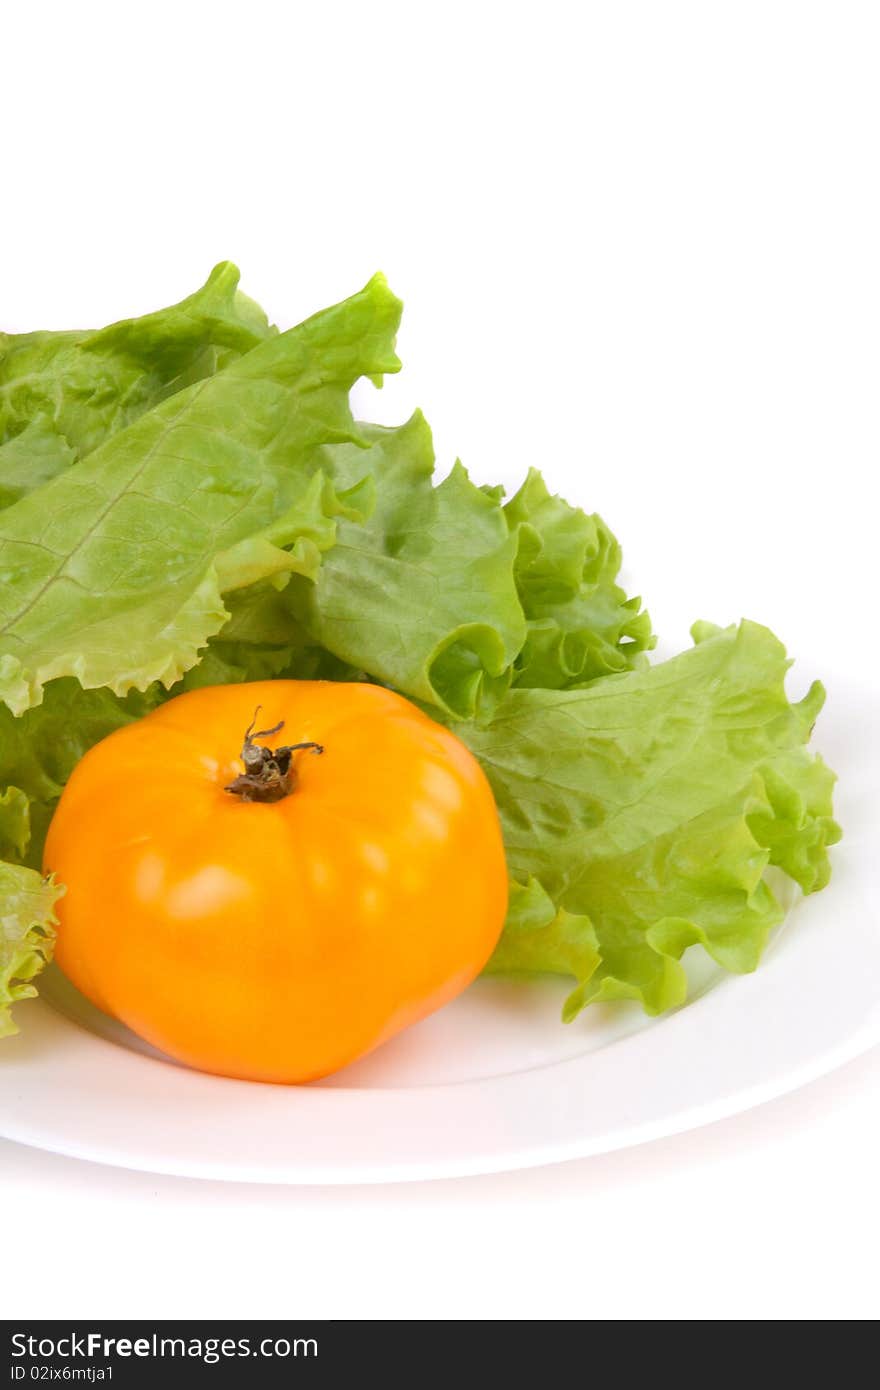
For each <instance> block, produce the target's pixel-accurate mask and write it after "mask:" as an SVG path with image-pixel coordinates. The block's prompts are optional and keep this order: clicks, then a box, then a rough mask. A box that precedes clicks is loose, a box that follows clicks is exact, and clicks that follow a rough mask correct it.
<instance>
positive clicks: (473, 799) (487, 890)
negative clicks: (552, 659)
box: [44, 681, 507, 1083]
mask: <svg viewBox="0 0 880 1390" xmlns="http://www.w3.org/2000/svg"><path fill="white" fill-rule="evenodd" d="M258 705H259V706H261V712H260V716H259V726H260V727H264V728H268V727H271V726H272V725H273V724H276V723H277V722H278V721H279V720H282V719H283V720H284V728H283V730H282V731H281V732H280V733H279V734H277V735H276V736H275V737H273V738H271V739H266V740H264V742H265V743H267V744H270V745H272V746H277V745H278V744H281V743H283V744H292V743H299V742H303V741H306V740H312V741H314V742H316V743H319V744H321V745H323V747H324V752H323V753H322V754H321V755H320V756H316V755H315V754H313V753H311V752H303V753H298V754H295V755H294V757H295V767H296V774H297V785H296V787H295V789H294V790H293V791H292V793H291V794H290V795H289V796H287V797H285V798H284V799H283V800H281V801H277V802H274V803H260V802H244V801H241V800H240V799H239V798H238V797H236V796H233V795H232V794H230V793H229V792H227V791H225V790H224V787H225V786H226V785H227V784H228V783H230V782H231V781H232V780H233V778H234V777H235V776H236V775H237V774H239V773H240V772H241V771H242V764H241V762H240V758H239V753H240V750H241V744H242V738H243V734H244V730H245V729H246V728H247V726H248V724H249V723H250V721H251V718H252V716H253V713H254V710H255V708H256V707H257V706H258ZM44 867H45V868H46V870H47V871H48V870H51V871H53V872H54V873H55V874H56V875H57V877H58V879H59V880H60V881H61V882H62V883H64V884H66V887H67V892H66V894H65V896H64V897H63V898H62V899H61V902H60V904H59V907H58V916H59V927H58V942H57V949H56V959H57V961H58V963H59V964H60V966H61V969H62V970H63V971H64V972H65V974H66V975H67V976H68V977H69V978H70V979H71V980H72V981H73V983H74V984H75V985H76V986H77V987H78V988H79V989H80V990H81V991H82V992H83V993H84V994H86V995H87V996H88V997H89V998H90V999H91V1000H92V1001H93V1002H94V1003H95V1004H97V1005H98V1007H99V1008H101V1009H103V1010H104V1011H105V1012H106V1013H109V1014H112V1015H114V1016H115V1017H116V1018H118V1019H120V1020H121V1021H122V1022H123V1023H125V1024H127V1025H128V1026H129V1027H130V1028H131V1029H132V1030H133V1031H134V1032H135V1033H137V1034H139V1035H140V1036H141V1037H142V1038H145V1039H146V1040H147V1041H148V1042H150V1043H152V1044H153V1045H154V1046H155V1047H157V1048H159V1049H160V1050H161V1051H163V1052H165V1053H167V1054H168V1055H170V1056H171V1057H174V1058H176V1059H177V1060H179V1061H181V1062H184V1063H187V1064H188V1065H190V1066H193V1067H197V1068H199V1069H201V1070H204V1071H209V1072H215V1073H217V1074H220V1075H223V1076H232V1077H241V1078H246V1079H249V1080H257V1081H269V1082H286V1083H290V1082H304V1081H310V1080H314V1079H316V1078H319V1077H321V1076H326V1075H328V1074H329V1073H330V1072H333V1071H336V1070H337V1069H338V1068H340V1067H343V1066H345V1065H346V1064H347V1063H349V1062H352V1061H354V1060H355V1059H356V1058H358V1057H361V1056H363V1055H364V1054H365V1053H366V1052H369V1051H370V1050H371V1049H372V1048H374V1047H377V1046H378V1045H379V1044H380V1043H382V1042H384V1041H385V1040H386V1039H388V1038H390V1037H391V1036H393V1034H395V1033H397V1032H399V1031H400V1030H401V1029H402V1028H406V1027H407V1026H408V1025H409V1024H411V1023H415V1022H416V1021H417V1020H418V1019H420V1018H423V1017H424V1016H425V1015H426V1014H429V1013H431V1012H433V1010H435V1009H437V1008H440V1007H441V1005H443V1004H445V1003H447V1002H448V1001H449V1000H451V999H452V998H454V997H455V995H457V994H459V993H460V992H461V990H463V989H464V988H465V987H466V986H467V985H468V984H469V983H470V982H471V981H472V980H473V979H474V977H475V976H476V975H477V974H478V973H479V972H480V970H481V969H482V967H483V966H484V965H485V963H486V961H487V960H488V958H489V956H490V955H491V953H492V950H493V948H494V946H495V944H496V942H497V940H498V937H499V935H500V933H501V928H502V925H503V922H504V917H505V913H506V910H507V872H506V867H505V860H504V849H503V845H502V841H501V830H500V825H499V821H498V814H497V810H496V807H495V803H494V799H493V797H492V792H491V790H490V788H489V784H488V782H487V781H486V778H485V776H484V774H483V772H482V769H481V768H480V766H479V764H478V763H477V761H476V759H475V758H474V757H473V755H472V754H471V753H470V752H469V751H468V749H467V748H465V746H464V745H463V744H462V743H461V742H460V740H459V739H457V738H456V737H455V735H453V734H451V733H450V732H449V731H448V730H446V729H444V728H442V727H441V726H440V725H438V724H435V723H434V721H433V720H431V719H429V718H428V717H427V716H426V715H424V714H422V713H421V711H420V710H418V709H416V707H415V706H414V705H412V704H410V703H409V701H407V700H405V699H403V698H402V697H401V696H399V695H395V694H393V693H392V692H391V691H388V690H384V689H382V688H380V687H378V686H370V685H365V684H345V683H341V682H332V681H265V682H262V681H261V682H254V683H251V684H248V685H237V686H236V685H232V686H214V687H209V688H206V689H202V690H196V691H192V692H191V693H188V694H185V695H181V696H179V697H178V698H176V699H174V700H170V701H169V702H168V703H167V704H165V705H162V706H160V707H159V708H158V709H157V710H155V711H154V712H153V713H152V714H150V715H148V716H147V717H146V718H145V719H142V720H140V721H139V722H138V723H136V724H132V725H129V726H128V727H126V728H124V729H120V730H118V731H117V732H116V733H114V734H111V735H110V736H109V737H108V738H106V739H104V740H103V741H102V742H101V743H99V744H96V746H95V747H94V748H92V749H91V751H90V752H89V753H87V754H86V756H85V757H84V758H83V759H82V761H81V762H80V764H79V765H78V767H77V768H76V769H75V771H74V773H73V776H72V777H71V779H70V781H69V782H68V785H67V787H66V788H65V790H64V793H63V795H62V797H61V800H60V802H59V805H58V808H57V810H56V813H55V816H54V818H53V820H52V824H51V826H50V829H49V834H48V837H47V840H46V848H45V853H44Z"/></svg>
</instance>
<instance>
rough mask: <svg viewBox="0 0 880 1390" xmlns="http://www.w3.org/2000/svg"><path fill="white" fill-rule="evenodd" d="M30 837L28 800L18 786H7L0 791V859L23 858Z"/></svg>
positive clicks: (16, 859)
mask: <svg viewBox="0 0 880 1390" xmlns="http://www.w3.org/2000/svg"><path fill="white" fill-rule="evenodd" d="M30 838H31V808H30V800H29V798H28V797H27V796H26V794H25V793H24V792H23V791H22V790H21V788H20V787H7V788H6V790H5V791H3V792H0V859H12V860H15V861H18V860H20V859H23V858H24V856H25V854H26V853H27V848H28V845H29V843H30Z"/></svg>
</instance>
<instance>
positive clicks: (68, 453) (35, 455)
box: [0, 416, 77, 510]
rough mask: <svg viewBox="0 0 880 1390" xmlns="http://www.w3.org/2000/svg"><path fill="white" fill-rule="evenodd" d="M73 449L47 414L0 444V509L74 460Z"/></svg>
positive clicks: (36, 486) (8, 505) (50, 477)
mask: <svg viewBox="0 0 880 1390" xmlns="http://www.w3.org/2000/svg"><path fill="white" fill-rule="evenodd" d="M76 458H77V455H76V450H75V449H72V448H71V447H70V445H69V444H68V442H67V440H66V439H65V438H64V436H63V435H62V434H59V433H58V431H57V430H56V428H55V426H54V425H53V424H52V422H51V420H49V419H48V418H47V417H46V416H40V417H39V418H37V419H36V420H32V421H31V423H30V424H29V425H26V426H25V428H24V429H23V430H22V432H21V434H17V435H16V436H15V438H14V439H10V440H8V441H7V443H6V444H3V445H0V510H2V509H3V508H4V507H11V506H12V503H13V502H17V501H18V500H19V498H21V497H25V496H26V495H27V493H29V492H33V491H34V490H35V489H36V488H38V487H42V486H43V483H48V482H49V481H50V480H51V479H52V478H55V477H57V476H58V474H59V473H63V472H64V470H65V469H66V468H69V467H70V465H71V464H72V463H75V462H76Z"/></svg>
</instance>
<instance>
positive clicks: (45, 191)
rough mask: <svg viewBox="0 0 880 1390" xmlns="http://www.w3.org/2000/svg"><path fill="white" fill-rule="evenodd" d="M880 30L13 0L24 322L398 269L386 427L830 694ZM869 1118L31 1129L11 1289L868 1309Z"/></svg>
mask: <svg viewBox="0 0 880 1390" xmlns="http://www.w3.org/2000/svg"><path fill="white" fill-rule="evenodd" d="M876 21H877V10H876V7H875V6H874V5H872V4H864V5H861V4H854V3H846V2H845V0H834V3H822V4H814V3H809V0H801V2H800V3H794V4H785V3H774V0H763V3H759V4H752V3H745V2H744V0H738V3H731V4H726V3H699V4H680V3H664V4H644V5H643V4H633V3H626V0H617V2H616V3H608V4H581V5H576V4H563V3H552V2H548V0H544V3H542V4H541V5H520V4H516V3H513V4H497V5H495V4H480V3H474V0H471V3H469V4H465V5H460V4H456V3H449V0H447V2H446V3H444V4H442V5H441V4H422V5H418V4H409V5H401V6H398V5H393V4H383V3H376V4H373V5H365V6H360V5H359V6H354V5H352V6H347V5H340V4H334V3H329V4H328V3H324V4H321V5H317V6H316V5H311V4H310V5H300V4H283V5H277V6H276V5H271V4H265V3H258V2H256V0H249V2H248V3H244V2H243V0H242V3H240V4H221V3H213V4H206V5H202V4H186V5H184V4H181V3H178V4H175V5H166V4H162V3H154V4H152V5H150V6H149V7H138V8H137V9H133V8H131V7H126V6H112V7H103V6H99V5H95V4H67V5H64V6H61V5H58V6H50V5H45V4H43V5H41V4H31V5H30V6H28V7H27V9H26V13H25V9H24V7H22V8H21V11H20V13H18V14H16V15H15V16H14V17H10V16H6V17H5V18H4V23H3V42H2V55H0V66H2V92H3V109H4V129H5V132H6V138H5V139H4V142H3V179H2V187H3V209H2V218H0V319H2V326H3V327H4V328H6V329H10V330H17V329H26V328H34V327H38V326H39V327H74V326H88V325H92V324H100V323H103V322H106V321H108V320H110V319H113V318H114V317H119V316H120V315H123V314H126V315H127V314H130V313H135V312H141V311H145V310H148V309H151V308H154V307H157V306H158V305H161V304H165V303H168V302H170V301H171V300H173V299H175V298H179V297H181V296H182V295H184V294H186V293H188V292H190V291H191V290H192V289H193V288H194V287H195V286H196V284H197V283H199V282H200V281H201V280H202V279H204V277H205V276H206V274H207V272H208V270H209V269H210V267H211V265H212V264H213V263H214V262H215V261H216V260H218V259H221V258H224V257H231V258H233V259H235V260H236V261H237V262H238V263H239V264H240V265H241V267H242V272H243V285H244V287H245V288H246V289H247V290H248V291H249V292H250V293H251V294H253V295H254V296H255V297H256V298H257V299H259V300H260V301H261V302H262V303H264V304H265V306H266V307H267V309H268V310H269V312H270V314H271V315H272V316H273V318H275V319H276V320H277V321H278V322H280V323H281V324H282V325H283V326H287V325H289V324H290V323H292V322H295V321H296V320H297V318H300V317H302V316H304V315H305V314H307V313H309V312H311V311H312V310H314V309H316V308H319V307H321V306H323V305H324V304H326V303H329V302H332V301H333V300H335V299H338V298H341V297H342V296H344V295H345V294H347V293H349V292H351V291H352V290H354V289H355V288H358V287H359V286H360V285H361V284H362V283H363V282H364V281H365V280H366V279H367V278H368V277H369V275H370V274H371V273H372V271H374V270H375V269H377V268H382V269H384V270H385V271H386V273H387V274H388V276H389V279H390V281H391V284H392V286H393V287H394V288H395V289H396V290H397V291H398V293H400V294H401V295H402V296H403V298H404V300H405V301H406V303H407V311H406V315H405V320H404V329H403V331H402V334H401V338H400V343H399V348H400V352H401V355H402V357H403V359H404V372H403V374H402V375H401V376H400V377H398V378H396V379H394V380H393V381H389V382H388V384H387V386H386V388H385V391H384V392H383V394H382V395H381V396H377V397H375V398H372V395H373V393H372V391H371V389H368V390H367V391H366V392H365V394H364V395H362V397H361V400H362V401H364V400H368V403H369V406H370V409H371V411H372V413H373V415H374V417H375V418H380V419H382V420H387V421H388V422H393V421H397V420H399V419H402V418H403V417H404V415H405V414H407V413H408V412H409V410H410V409H411V408H412V406H413V405H415V404H420V405H422V406H423V407H424V408H425V410H426V413H427V415H428V418H429V419H430V420H431V421H432V423H433V425H434V429H435V437H436V442H437V448H438V454H439V456H440V458H441V462H442V464H443V466H444V467H445V466H447V465H448V464H449V463H451V461H452V459H453V457H454V456H455V454H456V453H458V454H460V455H461V457H462V458H463V460H464V462H465V463H466V464H467V465H468V466H469V467H470V469H471V471H472V473H473V474H474V475H475V477H476V478H477V480H478V481H480V482H482V481H498V480H504V481H505V482H507V483H508V484H514V483H516V481H517V480H518V479H519V478H521V476H522V474H523V473H524V471H525V469H526V468H527V467H528V465H530V464H537V465H538V466H540V467H542V468H543V469H544V470H545V472H546V473H547V475H548V478H549V479H550V481H551V483H552V485H553V486H554V487H555V488H557V489H558V490H560V491H562V492H564V493H566V494H568V495H569V496H570V498H571V500H573V501H577V502H579V503H581V504H583V505H585V506H587V507H588V508H590V509H594V508H595V509H597V510H599V511H601V512H602V513H603V515H604V516H605V517H606V519H607V520H608V521H609V522H610V523H611V525H612V526H613V527H614V528H615V529H616V530H617V531H618V533H619V534H621V535H622V537H623V539H624V543H625V547H626V555H627V562H628V575H629V577H630V579H631V581H632V585H633V587H635V588H636V589H638V590H640V591H642V592H643V593H644V594H645V596H646V599H647V601H648V603H649V606H650V609H651V613H652V615H653V617H654V621H655V626H656V628H657V629H658V630H659V631H660V632H661V633H662V634H663V636H664V638H665V639H668V641H669V642H670V643H673V644H681V643H683V642H684V641H685V640H686V626H687V624H686V622H685V619H684V617H683V616H682V615H684V614H687V615H688V617H699V616H705V617H709V618H712V619H714V620H716V621H719V622H725V621H729V620H732V619H735V618H737V617H739V616H741V615H742V614H746V615H748V616H752V617H757V618H759V619H761V620H762V621H766V622H768V623H769V624H770V625H771V626H773V627H774V628H775V629H776V630H777V631H778V632H779V633H780V634H781V635H782V636H783V637H784V638H785V639H786V640H787V642H788V644H789V645H790V647H791V649H792V651H793V653H795V654H797V653H798V652H800V653H802V654H803V656H804V659H805V660H806V662H807V663H808V664H807V668H806V669H805V671H804V676H807V675H810V676H812V675H814V674H821V675H822V677H823V678H824V679H825V682H826V684H827V686H828V688H829V698H830V702H831V704H832V706H833V698H834V687H835V673H837V677H838V678H842V675H843V674H844V673H845V672H846V671H847V670H848V669H850V667H851V666H852V665H853V664H855V663H857V664H858V665H859V667H860V668H861V669H862V670H864V669H865V667H866V666H867V665H869V664H873V665H874V666H875V668H876V655H875V652H874V648H873V640H874V639H873V630H874V628H875V626H876V616H875V614H876V601H877V600H876V587H877V586H876V580H875V571H876V561H875V556H876V548H877V539H876V532H877V524H876V514H875V511H874V508H873V500H872V499H873V493H874V483H873V480H874V473H875V469H876V463H877V456H878V454H877V449H878V442H880V441H878V434H880V430H878V413H877V380H878V376H877V372H878V332H880V330H878V325H880V254H878V247H880V200H878V183H877V169H878V130H880V96H878V91H880V88H878V83H877V78H876V74H877V70H878V60H880V43H878V30H877V23H876ZM832 891H833V890H832ZM829 949H830V950H831V949H833V942H832V941H829ZM744 1026H747V1021H745V1022H744ZM0 1088H2V1059H0ZM878 1101H880V1058H878V1057H877V1056H876V1055H875V1056H869V1057H866V1058H863V1059H862V1060H860V1061H858V1062H856V1063H854V1064H852V1065H850V1066H849V1067H848V1068H846V1069H845V1070H844V1071H841V1072H839V1073H837V1074H836V1075H835V1076H832V1077H830V1078H827V1079H826V1080H824V1081H822V1082H819V1083H816V1084H815V1085H813V1086H812V1087H810V1088H808V1089H807V1090H805V1091H804V1092H802V1093H801V1094H800V1095H798V1096H792V1097H789V1098H787V1099H785V1100H782V1101H779V1102H776V1103H774V1104H773V1105H770V1106H767V1107H765V1108H764V1109H762V1110H760V1111H757V1112H754V1113H753V1114H752V1115H749V1116H743V1117H740V1118H738V1119H735V1120H731V1121H727V1122H725V1123H724V1124H722V1125H718V1126H715V1127H713V1128H712V1129H709V1130H706V1131H703V1132H702V1133H698V1134H693V1135H691V1136H684V1137H680V1138H677V1139H671V1140H665V1141H662V1142H660V1143H656V1144H653V1145H650V1146H648V1147H645V1148H644V1149H642V1150H639V1151H633V1152H630V1153H627V1154H622V1155H618V1156H609V1157H607V1158H601V1159H598V1160H591V1161H587V1162H582V1163H573V1164H568V1165H564V1166H562V1167H560V1168H555V1169H545V1170H543V1171H538V1172H534V1173H531V1174H521V1175H511V1176H506V1177H499V1178H483V1179H474V1180H468V1181H460V1182H446V1183H436V1184H426V1185H423V1186H420V1187H413V1188H409V1189H405V1188H402V1187H401V1188H387V1189H384V1190H383V1189H351V1190H349V1191H331V1190H313V1191H307V1190H305V1189H303V1190H300V1191H297V1190H282V1189H276V1188H266V1189H257V1188H244V1187H242V1188H235V1187H232V1186H223V1185H218V1184H210V1183H197V1182H187V1181H177V1180H173V1179H164V1178H151V1177H148V1176H138V1175H135V1174H125V1173H115V1172H113V1171H111V1170H109V1169H101V1168H97V1167H91V1166H89V1165H87V1164H79V1163H75V1162H72V1161H69V1160H65V1159H60V1158H54V1157H51V1156H47V1155H39V1154H37V1153H35V1152H31V1151H28V1150H26V1149H20V1148H16V1147H15V1146H12V1145H6V1146H0V1173H2V1178H0V1181H2V1191H3V1198H4V1202H3V1208H4V1227H5V1232H4V1250H5V1258H4V1261H3V1273H2V1275H0V1306H2V1308H3V1312H4V1315H5V1316H7V1317H19V1316H22V1317H23V1316H28V1315H30V1316H38V1315H40V1316H85V1315H89V1316H95V1315H99V1316H105V1317H109V1316H114V1315H115V1316H122V1315H137V1316H144V1317H149V1316H152V1315H156V1316H158V1315H162V1314H164V1315H171V1314H177V1315H178V1316H185V1315H188V1314H189V1315H193V1316H202V1315H204V1316H208V1315H214V1316H227V1315H238V1316H242V1317H250V1316H258V1315H261V1314H266V1315H291V1316H296V1315H319V1316H337V1317H342V1316H361V1317H389V1316H427V1317H434V1318H446V1317H452V1316H486V1317H500V1318H509V1317H524V1316H531V1317H556V1316H560V1317H583V1318H616V1319H621V1318H629V1317H649V1318H650V1317H655V1318H685V1317H698V1318H709V1317H711V1318H717V1317H720V1318H745V1317H749V1318H751V1317H786V1318H816V1317H870V1316H876V1314H877V1313H878V1311H880V1306H878V1305H880V1299H878V1296H877V1289H876V1274H875V1260H874V1251H875V1249H876V1241H877V1237H878V1235H880V1230H878V1226H880V1221H878V1214H877V1202H876V1196H875V1191H876V1174H877V1172H878V1171H880V1121H878V1113H880V1112H878ZM0 1103H2V1089H0Z"/></svg>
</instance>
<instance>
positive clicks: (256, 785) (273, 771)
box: [223, 705, 324, 801]
mask: <svg viewBox="0 0 880 1390" xmlns="http://www.w3.org/2000/svg"><path fill="white" fill-rule="evenodd" d="M260 708H261V707H260V705H257V708H256V709H255V710H254V717H253V719H252V720H251V722H250V724H249V725H248V727H247V729H245V734H244V743H243V744H242V747H241V760H242V762H243V763H244V772H243V773H239V775H238V777H236V778H235V781H234V782H230V784H229V786H228V787H224V788H223V790H224V791H227V792H231V793H232V795H233V796H237V797H239V798H240V799H241V800H242V801H281V800H283V798H284V797H285V796H289V795H290V793H291V792H292V791H293V789H294V788H295V786H296V780H297V779H296V767H295V765H294V761H293V755H294V753H299V752H301V751H303V750H305V749H310V750H311V751H312V752H313V753H323V751H324V749H323V746H322V745H321V744H320V743H311V742H309V743H287V744H284V745H283V746H282V747H281V748H264V747H261V745H260V744H258V743H257V742H256V740H257V739H258V738H271V737H272V735H273V734H277V733H279V732H280V731H281V730H282V729H283V728H284V720H283V719H282V720H281V721H280V722H279V723H278V724H276V725H275V726H274V727H273V728H271V729H257V731H256V732H254V725H255V724H256V722H257V715H258V714H259V713H260Z"/></svg>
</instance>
